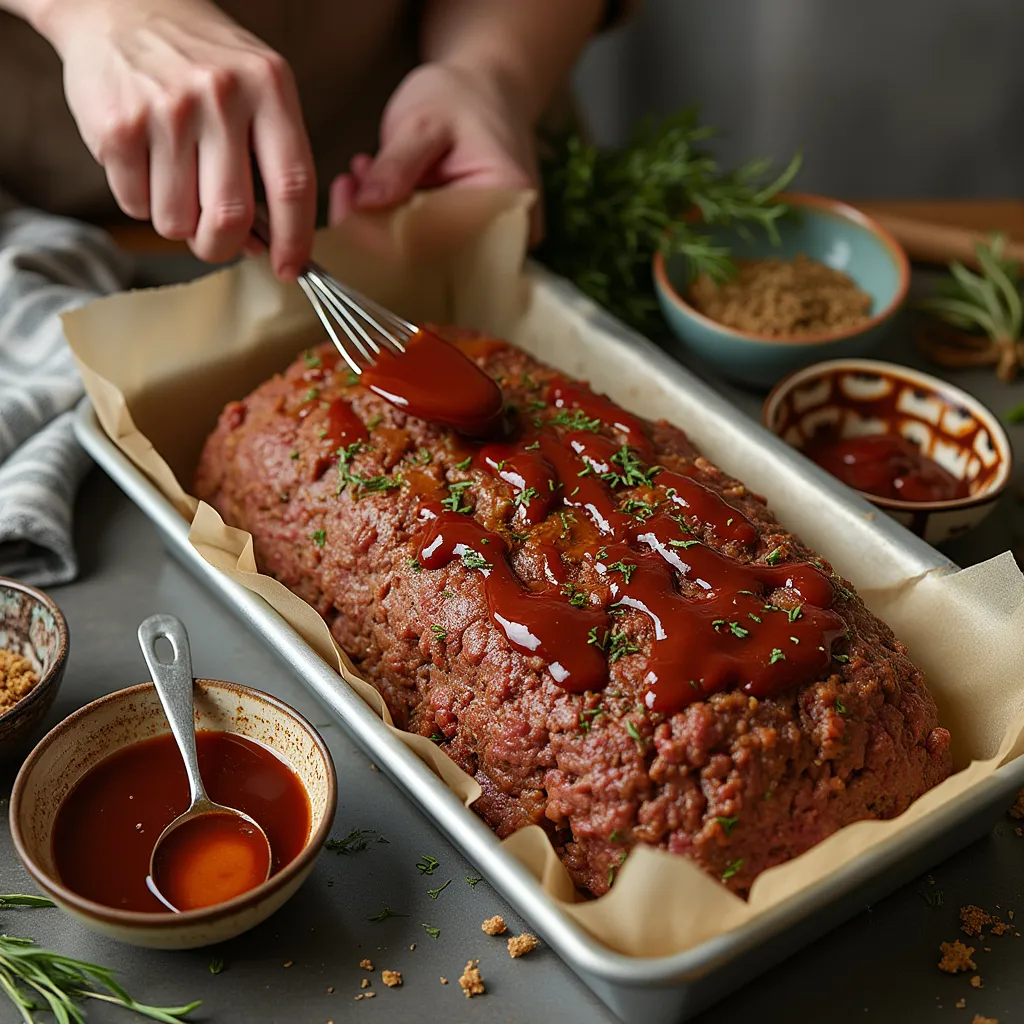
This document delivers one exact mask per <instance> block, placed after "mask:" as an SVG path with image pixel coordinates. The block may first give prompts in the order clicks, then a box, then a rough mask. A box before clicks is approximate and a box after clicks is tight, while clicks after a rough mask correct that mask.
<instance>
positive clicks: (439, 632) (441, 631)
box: [430, 622, 448, 640]
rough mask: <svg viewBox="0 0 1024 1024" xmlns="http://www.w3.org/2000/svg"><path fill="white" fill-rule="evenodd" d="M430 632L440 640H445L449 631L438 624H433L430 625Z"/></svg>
mask: <svg viewBox="0 0 1024 1024" xmlns="http://www.w3.org/2000/svg"><path fill="white" fill-rule="evenodd" d="M430 631H431V632H432V633H433V634H434V636H436V637H437V639H438V640H445V639H447V637H448V630H446V629H445V628H444V626H439V625H438V624H437V623H436V622H432V623H431V624H430Z"/></svg>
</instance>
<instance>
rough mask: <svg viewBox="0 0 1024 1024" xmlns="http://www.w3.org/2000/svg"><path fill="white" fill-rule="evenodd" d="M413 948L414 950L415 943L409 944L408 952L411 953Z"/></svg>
mask: <svg viewBox="0 0 1024 1024" xmlns="http://www.w3.org/2000/svg"><path fill="white" fill-rule="evenodd" d="M415 948H416V943H415V942H413V943H411V944H410V946H409V952H410V953H411V952H412V951H413V950H414V949H415Z"/></svg>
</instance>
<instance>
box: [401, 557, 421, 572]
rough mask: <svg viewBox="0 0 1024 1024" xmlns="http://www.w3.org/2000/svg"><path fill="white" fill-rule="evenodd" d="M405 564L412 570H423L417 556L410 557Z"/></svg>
mask: <svg viewBox="0 0 1024 1024" xmlns="http://www.w3.org/2000/svg"><path fill="white" fill-rule="evenodd" d="M405 564H406V565H407V566H409V568H410V569H412V571H413V572H423V566H422V565H420V560H419V559H418V558H410V559H409V561H408V562H406V563H405Z"/></svg>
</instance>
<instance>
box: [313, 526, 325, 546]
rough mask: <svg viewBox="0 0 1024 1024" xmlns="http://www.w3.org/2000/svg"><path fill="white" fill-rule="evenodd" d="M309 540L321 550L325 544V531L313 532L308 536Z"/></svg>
mask: <svg viewBox="0 0 1024 1024" xmlns="http://www.w3.org/2000/svg"><path fill="white" fill-rule="evenodd" d="M309 539H310V540H311V541H312V542H313V543H314V544H315V545H316V546H317V547H318V548H322V547H323V546H324V544H326V543H327V531H326V530H314V531H313V532H312V533H311V534H310V535H309Z"/></svg>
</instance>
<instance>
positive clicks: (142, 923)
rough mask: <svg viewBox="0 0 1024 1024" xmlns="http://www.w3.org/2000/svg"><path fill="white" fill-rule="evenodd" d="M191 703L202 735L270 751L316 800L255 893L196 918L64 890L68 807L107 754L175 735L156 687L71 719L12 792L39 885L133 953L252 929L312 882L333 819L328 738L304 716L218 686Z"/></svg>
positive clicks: (120, 695)
mask: <svg viewBox="0 0 1024 1024" xmlns="http://www.w3.org/2000/svg"><path fill="white" fill-rule="evenodd" d="M194 700H195V720H196V728H197V729H210V730H216V731H225V732H231V733H236V734H239V735H242V736H245V737H247V738H248V739H251V740H255V741H256V742H258V743H262V744H263V745H265V746H267V747H269V748H270V749H271V750H273V751H274V752H275V753H276V754H277V755H278V756H279V757H281V758H282V759H283V760H284V761H285V762H286V763H287V764H288V766H289V767H290V768H291V770H292V771H293V772H294V773H295V774H296V775H297V776H298V779H299V781H300V782H301V784H302V787H303V789H304V790H305V792H306V795H307V797H308V798H309V805H310V827H309V835H308V836H307V838H306V842H305V845H304V846H303V848H302V850H301V852H300V853H299V854H298V855H297V856H296V857H295V858H294V859H293V860H292V861H291V862H290V863H288V864H286V865H285V866H284V867H283V868H281V870H280V871H278V872H277V873H276V874H274V875H272V876H271V877H270V878H269V879H267V881H265V882H263V883H262V884H261V885H258V886H257V887H256V888H255V889H251V890H250V891H249V892H246V893H243V894H242V895H241V896H237V897H235V898H234V899H232V900H229V901H227V902H225V903H220V904H217V905H215V906H211V907H204V908H202V909H199V910H190V911H186V912H184V913H180V914H175V913H171V912H170V911H167V912H160V913H146V912H140V911H130V910H119V909H117V908H114V907H108V906H104V905H102V904H99V903H96V902H93V901H92V900H88V899H85V898H84V897H82V896H79V895H78V894H77V893H75V892H72V891H71V890H70V889H68V888H67V887H66V886H65V885H64V884H63V883H62V882H61V880H60V877H59V876H58V873H57V870H56V866H55V863H54V855H53V849H52V840H53V830H54V824H55V822H56V818H57V811H58V809H59V808H60V806H61V804H62V802H63V801H64V799H65V798H66V797H67V795H68V794H69V793H70V792H71V790H72V788H73V787H74V786H75V785H76V784H77V783H78V782H79V780H81V779H82V778H83V777H84V776H85V775H86V774H87V773H88V772H89V771H90V770H91V769H92V768H94V767H95V766H96V765H97V764H99V763H100V761H102V760H103V759H104V758H105V757H106V756H107V755H108V754H110V753H112V752H114V751H115V750H119V749H121V748H123V747H126V746H129V745H131V744H134V743H137V742H138V741H140V740H145V739H149V738H151V737H154V736H160V735H163V734H165V733H167V732H168V731H169V726H168V724H167V719H166V718H165V717H164V713H163V709H162V708H161V706H160V701H159V699H158V697H157V695H156V690H155V689H154V687H153V684H152V683H142V684H140V685H138V686H132V687H129V688H128V689H126V690H118V691H117V692H115V693H110V694H107V695H106V696H105V697H101V698H99V700H96V701H93V702H92V703H91V704H87V705H86V706H85V707H83V708H80V709H79V710H78V711H76V712H75V713H74V714H72V715H70V716H69V717H68V718H65V719H64V721H62V722H60V723H59V724H58V725H57V726H55V727H54V728H53V729H52V730H51V731H50V732H49V733H47V735H46V736H44V737H43V739H42V740H40V742H39V744H38V745H37V746H36V748H35V749H34V750H33V751H32V753H31V754H29V756H28V758H27V759H26V760H25V763H24V764H23V765H22V768H21V771H20V772H19V773H18V777H17V779H16V780H15V782H14V789H13V791H12V793H11V806H10V826H11V836H12V838H13V840H14V848H15V850H16V851H17V853H18V856H19V857H20V858H21V860H22V863H24V865H25V867H26V868H27V869H28V872H29V874H31V875H32V878H33V879H34V880H35V882H36V884H37V885H38V886H39V887H40V889H42V891H43V892H44V893H46V895H47V896H49V897H50V899H52V900H53V901H54V902H55V903H56V904H57V905H58V906H59V907H61V908H62V909H63V910H65V911H66V912H67V913H69V914H71V915H72V916H73V917H75V918H76V919H77V920H78V921H80V922H81V923H82V924H84V925H85V926H86V927H87V928H90V929H92V930H93V931H96V932H99V933H101V934H103V935H107V936H109V937H111V938H114V939H118V940H119V941H121V942H126V943H129V944H130V945H135V946H148V947H152V948H156V949H192V948H196V947H200V946H208V945H211V944H214V943H218V942H224V941H226V940H227V939H230V938H233V937H234V936H236V935H240V934H241V933H242V932H245V931H248V930H249V929H250V928H253V927H254V926H255V925H257V924H259V923H260V922H261V921H263V920H265V919H266V918H267V917H269V916H270V915H271V914H272V913H273V912H274V911H275V910H277V909H278V908H279V907H280V906H281V905H282V904H284V903H285V902H286V901H287V900H288V899H290V898H291V896H292V895H293V894H294V893H295V892H296V890H297V889H298V888H299V886H300V885H301V884H302V883H303V881H305V879H306V878H307V877H308V875H309V873H310V872H311V871H312V870H313V866H314V864H315V862H316V858H317V855H318V854H319V852H320V850H321V849H322V847H323V845H324V843H325V841H326V840H327V836H328V833H329V831H330V828H331V824H332V822H333V820H334V811H335V803H336V800H337V776H336V773H335V769H334V763H333V761H332V760H331V755H330V752H329V751H328V749H327V746H326V744H325V743H324V741H323V739H322V738H321V737H320V735H319V734H318V733H317V731H316V730H315V729H314V728H313V726H312V725H311V724H310V723H309V722H308V721H307V720H306V719H305V718H303V717H302V716H301V715H300V714H299V713H298V712H297V711H294V710H293V709H292V708H290V707H288V705H287V704H285V703H283V702H282V701H280V700H278V699H277V698H276V697H273V696H271V695H269V694H266V693H262V692H260V691H259V690H254V689H251V688H249V687H247V686H241V685H239V684H237V683H229V682H224V681H221V680H214V679H197V680H196V685H195V691H194Z"/></svg>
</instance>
